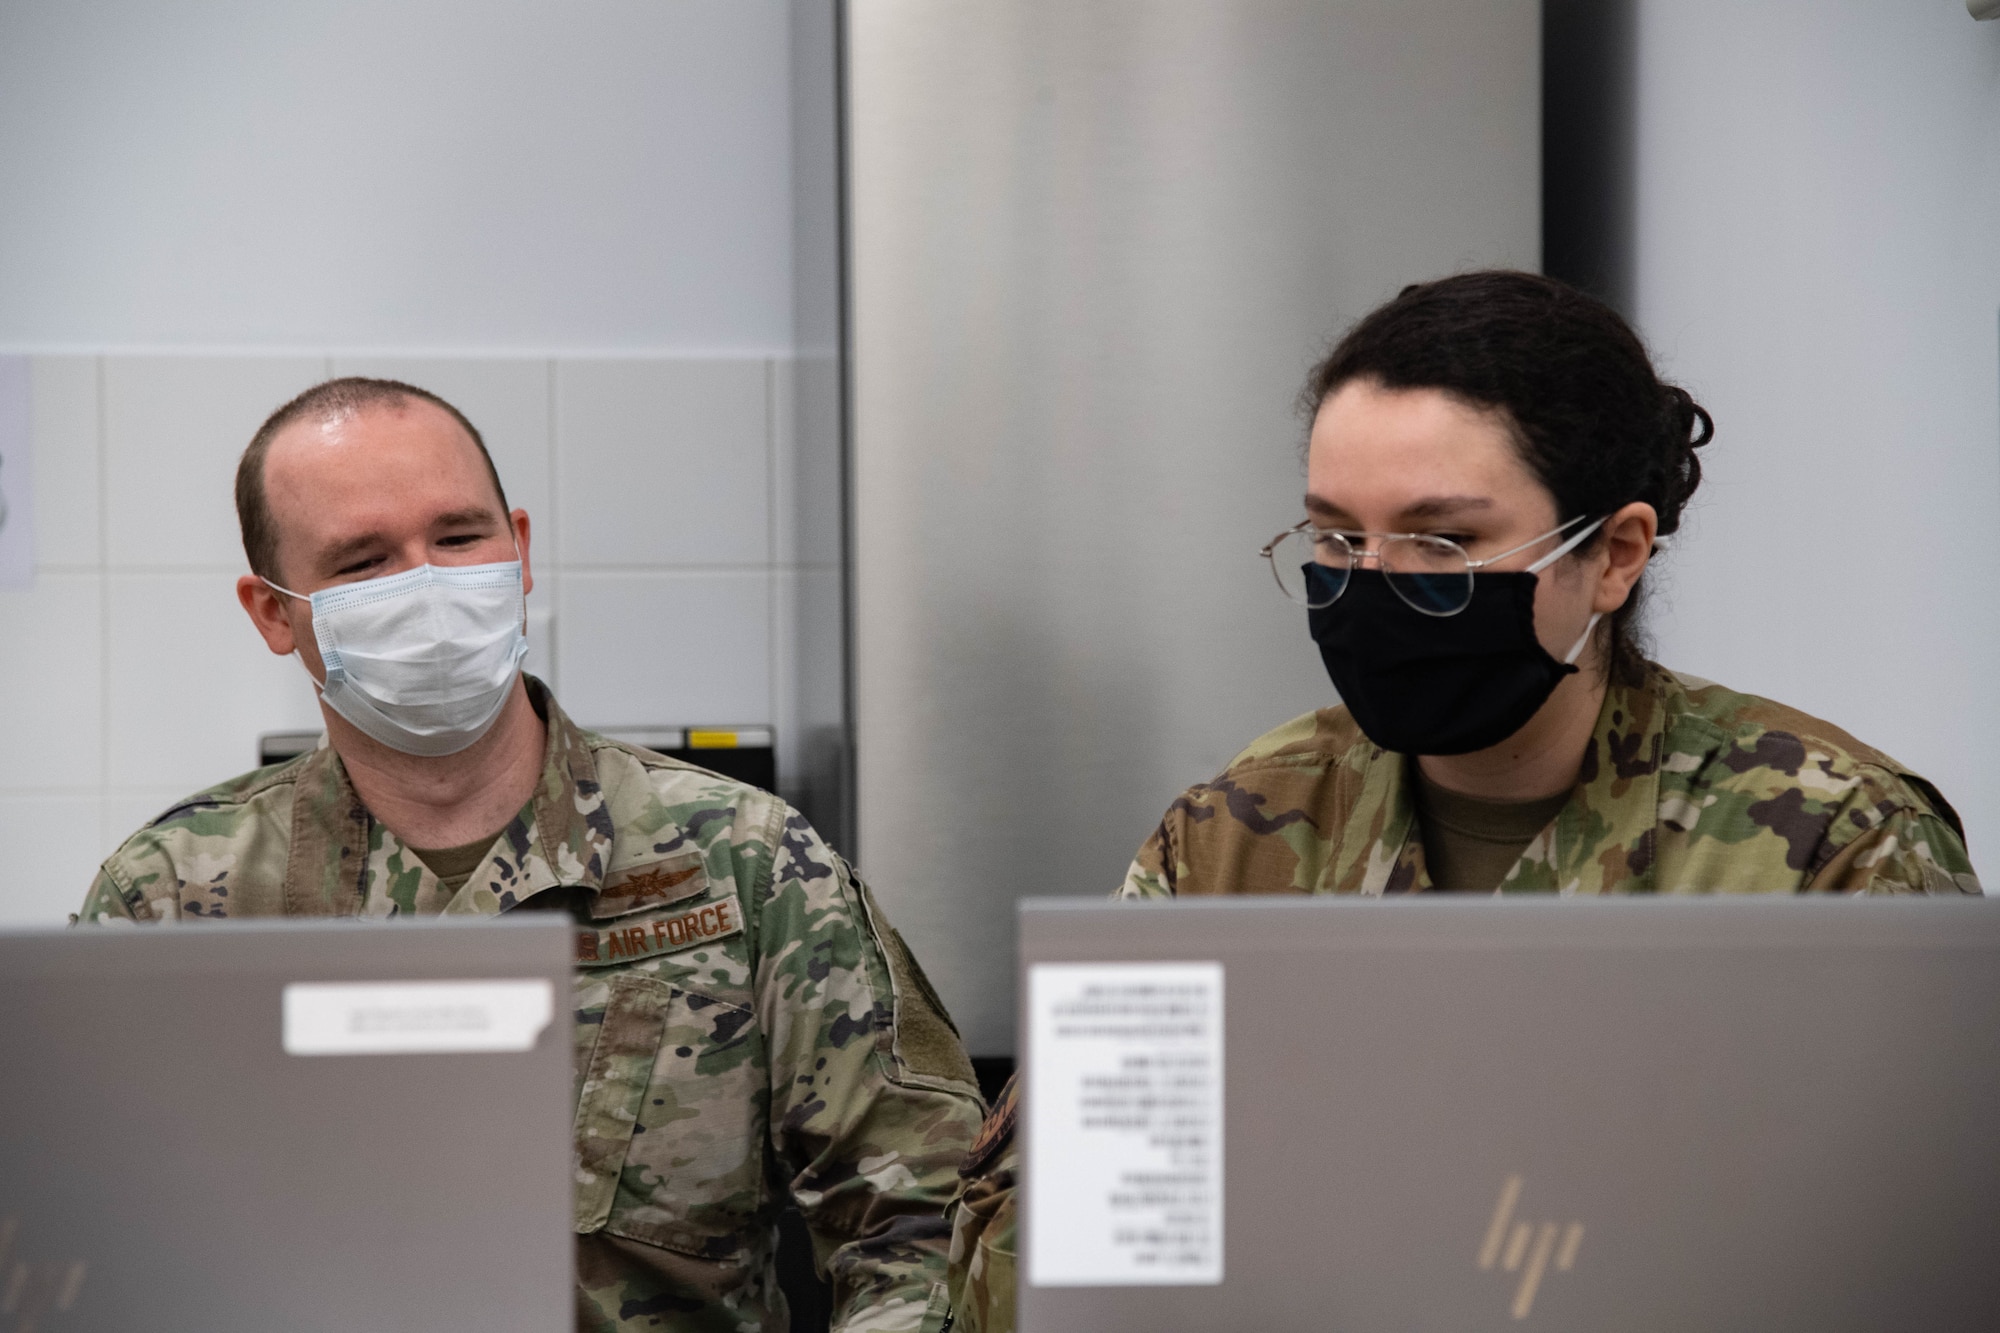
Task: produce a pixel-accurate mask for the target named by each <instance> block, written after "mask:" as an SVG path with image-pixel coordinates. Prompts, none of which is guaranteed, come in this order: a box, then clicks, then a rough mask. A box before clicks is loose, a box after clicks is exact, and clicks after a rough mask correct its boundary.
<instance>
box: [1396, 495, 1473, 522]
mask: <svg viewBox="0 0 2000 1333" xmlns="http://www.w3.org/2000/svg"><path fill="white" fill-rule="evenodd" d="M1492 507H1493V501H1492V500H1491V499H1489V498H1488V497H1486V496H1484V495H1433V496H1427V497H1426V498H1424V499H1422V500H1418V501H1417V502H1416V503H1415V504H1410V505H1405V506H1404V507H1403V517H1405V518H1444V517H1447V516H1449V515H1454V514H1462V513H1464V512H1465V511H1466V510H1468V509H1491V508H1492Z"/></svg>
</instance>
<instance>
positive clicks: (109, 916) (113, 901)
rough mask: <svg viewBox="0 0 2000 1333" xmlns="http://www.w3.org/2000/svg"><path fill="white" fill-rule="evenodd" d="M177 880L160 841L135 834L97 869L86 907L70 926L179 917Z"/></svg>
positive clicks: (78, 911) (86, 897) (84, 902)
mask: <svg viewBox="0 0 2000 1333" xmlns="http://www.w3.org/2000/svg"><path fill="white" fill-rule="evenodd" d="M178 879H179V877H178V876H176V875H175V874H174V867H173V862H172V861H171V860H169V859H168V857H167V854H166V851H165V849H163V848H162V847H161V846H160V845H159V842H158V840H157V839H154V838H151V837H148V836H147V835H146V834H145V833H144V832H143V831H142V832H140V833H137V834H134V835H133V836H132V837H131V838H129V839H127V840H126V842H125V845H124V846H123V847H120V848H119V849H118V850H117V851H115V852H113V853H112V854H111V855H110V856H109V857H108V858H106V860H105V862H104V864H103V865H101V866H99V867H98V868H97V878H95V879H94V880H92V881H91V883H90V890H89V892H87V893H85V894H84V895H83V906H82V907H80V908H79V909H77V913H76V915H75V916H74V917H72V918H70V921H71V924H72V925H79V924H80V925H97V924H100V923H104V922H116V921H156V920H160V919H162V918H167V919H172V918H174V917H177V916H178V915H179V912H178V911H177V910H176V907H175V899H174V895H173V893H172V886H173V885H175V884H177V883H178Z"/></svg>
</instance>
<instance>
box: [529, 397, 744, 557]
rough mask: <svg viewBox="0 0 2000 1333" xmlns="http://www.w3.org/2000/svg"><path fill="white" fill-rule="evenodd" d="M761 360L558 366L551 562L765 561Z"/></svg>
mask: <svg viewBox="0 0 2000 1333" xmlns="http://www.w3.org/2000/svg"><path fill="white" fill-rule="evenodd" d="M769 367H770V363H769V362H768V361H763V360H755V361H751V360H714V361H693V360H688V361H652V360H620V361H608V360H607V361H565V362H560V363H558V365H557V367H556V433H557V436H558V438H560V440H561V441H562V446H561V448H560V450H559V451H558V458H557V464H556V502H557V505H558V507H559V509H560V517H559V519H558V520H557V526H558V527H559V528H560V530H561V532H560V536H561V554H562V559H563V561H564V562H565V563H566V564H572V565H625V566H631V565H768V564H769V563H770V561H771V535H770V513H771V502H770V477H771V462H770V434H771V431H770V405H769V394H770V379H771V376H770V369H769Z"/></svg>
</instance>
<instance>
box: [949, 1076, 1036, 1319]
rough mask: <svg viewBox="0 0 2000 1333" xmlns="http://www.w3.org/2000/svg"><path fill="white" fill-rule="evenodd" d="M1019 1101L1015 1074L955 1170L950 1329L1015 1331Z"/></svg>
mask: <svg viewBox="0 0 2000 1333" xmlns="http://www.w3.org/2000/svg"><path fill="white" fill-rule="evenodd" d="M1020 1105H1021V1100H1020V1075H1019V1074H1018V1073H1017V1074H1016V1075H1015V1076H1014V1077H1013V1078H1011V1079H1009V1080H1007V1086H1006V1088H1005V1089H1004V1090H1003V1091H1002V1092H1001V1093H1000V1096H999V1098H998V1099H997V1100H996V1101H995V1102H994V1103H993V1112H992V1114H991V1115H989V1116H987V1117H986V1124H985V1125H984V1126H983V1127H982V1128H981V1129H980V1131H979V1138H978V1140H977V1141H976V1142H975V1143H974V1144H973V1145H972V1151H971V1152H969V1153H967V1154H966V1158H965V1163H964V1165H962V1166H960V1167H959V1168H958V1174H959V1176H960V1177H961V1183H960V1185H959V1190H958V1198H957V1199H956V1200H955V1201H954V1202H953V1204H952V1210H951V1282H950V1285H951V1309H952V1314H953V1316H954V1319H953V1323H952V1330H953V1333H961V1330H962V1331H963V1333H1014V1283H1015V1225H1014V1208H1015V1204H1016V1201H1017V1200H1018V1199H1019V1198H1020V1192H1019V1191H1018V1190H1017V1189H1016V1188H1015V1184H1016V1180H1017V1172H1018V1171H1019V1170H1020V1156H1019V1151H1018V1149H1017V1147H1016V1144H1015V1141H1014V1122H1015V1119H1016V1117H1017V1116H1018V1115H1019V1113H1020Z"/></svg>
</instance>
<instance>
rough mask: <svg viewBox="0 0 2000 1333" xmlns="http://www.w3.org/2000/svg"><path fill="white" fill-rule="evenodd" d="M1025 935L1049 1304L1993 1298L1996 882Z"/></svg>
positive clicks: (1352, 908)
mask: <svg viewBox="0 0 2000 1333" xmlns="http://www.w3.org/2000/svg"><path fill="white" fill-rule="evenodd" d="M1020 927H1021V931H1020V950H1021V966H1022V969H1023V975H1022V985H1021V991H1020V993H1021V995H1022V997H1023V1013H1022V1026H1021V1030H1022V1034H1023V1039H1024V1049H1023V1055H1024V1068H1025V1070H1026V1084H1025V1102H1024V1114H1023V1117H1022V1132H1023V1135H1024V1140H1025V1144H1024V1146H1025V1150H1026V1180H1025V1195H1024V1207H1023V1215H1022V1235H1021V1237H1020V1245H1021V1250H1020V1273H1021V1291H1020V1306H1019V1309H1020V1327H1021V1328H1022V1329H1023V1330H1024V1333H1084V1331H1085V1330H1089V1333H1121V1331H1123V1330H1131V1331H1132V1333H1139V1331H1140V1330H1144V1331H1145V1333H1164V1331H1168V1330H1177V1329H1187V1330H1196V1329H1200V1330H1213V1329H1217V1328H1265V1329H1315V1330H1317V1329H1368V1330H1375V1329H1389V1328H1394V1329H1437V1330H1465V1329H1475V1328H1539V1329H1548V1330H1577V1331H1578V1333H1582V1331H1583V1330H1602V1329H1607V1328H1617V1329H1621V1330H1628V1331H1636V1330H1653V1329H1658V1330H1685V1329H1691V1328H1755V1329H1759V1330H1763V1331H1764V1333H1784V1331H1786V1330H1798V1331H1799V1333H1805V1331H1806V1330H1812V1331H1813V1333H1826V1331H1827V1330H1837V1329H1856V1330H1860V1329H1870V1330H1877V1329H1884V1328H1922V1329H1926V1330H1931V1331H1932V1333H1943V1331H1945V1330H1973V1329H1992V1328H1996V1327H2000V1263H1996V1262H1995V1261H1994V1255H1993V1246H1994V1239H1993V1238H1994V1237H1995V1236H1996V1235H2000V1131H1996V1128H1995V1113H1996V1111H2000V903H1992V902H1987V901H1983V900H1977V899H1972V900H1963V901H1945V900H1923V899H1914V900H1884V899H1867V900H1859V899H1792V898H1786V899H1763V898H1759V899H1748V900H1746V899H1740V898H1704V899H1694V898H1674V899H1654V900H1641V899H1633V900H1618V901H1579V900H1541V901H1523V900H1520V899H1514V900H1506V901H1501V900H1494V899H1482V900H1412V901H1382V900H1355V899H1331V898H1322V899H1312V898H1246V899H1236V900H1213V899H1211V900H1198V901H1186V902H1174V903H1098V902H1079V901H1075V900H1046V899H1045V900H1033V901H1026V902H1023V903H1022V905H1021V914H1020Z"/></svg>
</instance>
